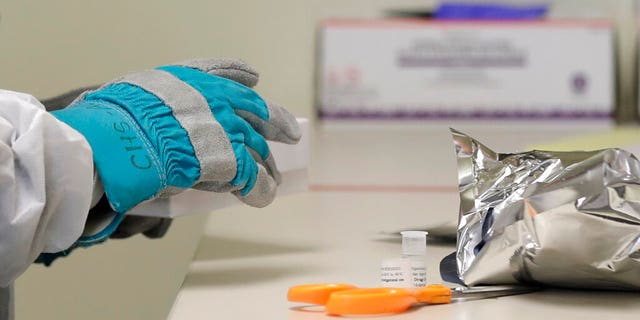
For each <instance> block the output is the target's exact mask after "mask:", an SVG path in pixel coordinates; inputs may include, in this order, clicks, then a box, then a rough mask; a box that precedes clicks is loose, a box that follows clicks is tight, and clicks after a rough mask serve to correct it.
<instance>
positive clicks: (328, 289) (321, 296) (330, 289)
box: [287, 283, 356, 306]
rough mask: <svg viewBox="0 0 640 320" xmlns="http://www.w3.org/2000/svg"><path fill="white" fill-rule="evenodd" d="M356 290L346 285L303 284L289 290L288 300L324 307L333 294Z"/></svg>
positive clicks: (352, 286)
mask: <svg viewBox="0 0 640 320" xmlns="http://www.w3.org/2000/svg"><path fill="white" fill-rule="evenodd" d="M355 288H356V286H354V285H350V284H344V283H316V284H303V285H299V286H295V287H291V288H289V292H288V293H287V300H289V301H293V302H303V303H310V304H316V305H321V306H324V305H326V304H327V301H328V300H329V296H331V294H332V293H334V292H337V291H343V290H349V289H355Z"/></svg>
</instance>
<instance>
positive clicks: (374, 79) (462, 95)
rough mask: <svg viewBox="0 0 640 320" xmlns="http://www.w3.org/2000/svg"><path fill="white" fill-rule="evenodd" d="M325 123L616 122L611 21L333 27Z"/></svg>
mask: <svg viewBox="0 0 640 320" xmlns="http://www.w3.org/2000/svg"><path fill="white" fill-rule="evenodd" d="M320 45H321V51H320V57H319V60H320V67H319V72H318V76H319V81H318V84H319V89H320V90H319V94H318V100H319V101H318V105H319V106H318V107H319V114H320V117H321V118H325V119H326V118H329V119H332V118H379V119H386V118H411V119H477V118H493V119H496V118H497V119H505V118H517V119H563V120H571V119H590V120H593V119H600V118H602V119H609V118H610V117H611V115H612V113H613V111H614V105H615V88H614V53H613V34H612V25H611V23H610V22H609V21H606V20H546V21H545V20H540V21H520V22H517V21H515V22H514V21H505V22H498V21H484V22H472V21H440V22H439V21H431V20H418V19H390V20H330V21H326V22H325V23H323V24H322V27H321V43H320Z"/></svg>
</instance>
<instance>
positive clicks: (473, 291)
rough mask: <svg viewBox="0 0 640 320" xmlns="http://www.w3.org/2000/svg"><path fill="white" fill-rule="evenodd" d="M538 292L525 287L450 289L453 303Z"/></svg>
mask: <svg viewBox="0 0 640 320" xmlns="http://www.w3.org/2000/svg"><path fill="white" fill-rule="evenodd" d="M538 290H540V288H536V287H527V286H510V285H505V286H477V287H457V288H452V289H451V298H452V300H454V301H455V302H460V301H469V300H480V299H489V298H497V297H504V296H513V295H518V294H525V293H531V292H535V291H538Z"/></svg>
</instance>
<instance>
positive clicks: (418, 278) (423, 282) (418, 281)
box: [411, 263, 427, 288]
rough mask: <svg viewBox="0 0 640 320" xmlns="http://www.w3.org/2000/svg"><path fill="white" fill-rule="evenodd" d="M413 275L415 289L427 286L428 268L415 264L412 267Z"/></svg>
mask: <svg viewBox="0 0 640 320" xmlns="http://www.w3.org/2000/svg"><path fill="white" fill-rule="evenodd" d="M411 275H412V280H413V286H414V287H417V288H419V287H426V286H427V268H426V267H425V266H424V265H420V264H416V263H413V264H412V266H411Z"/></svg>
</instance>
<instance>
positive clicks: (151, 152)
mask: <svg viewBox="0 0 640 320" xmlns="http://www.w3.org/2000/svg"><path fill="white" fill-rule="evenodd" d="M257 81H258V75H257V73H256V72H255V71H254V70H253V69H252V68H251V67H249V66H247V65H246V64H244V63H242V62H239V61H234V60H219V59H203V60H191V61H186V62H182V63H177V64H175V65H169V66H163V67H159V68H157V69H154V70H148V71H143V72H139V73H133V74H130V75H127V76H124V77H122V78H119V79H116V80H114V81H112V82H110V83H108V84H106V85H104V86H102V87H100V88H99V89H97V90H95V91H90V92H87V93H85V94H83V95H82V96H81V97H79V98H78V99H77V100H76V101H75V102H74V103H73V104H72V105H70V106H69V107H67V108H65V109H62V110H57V111H54V112H52V113H53V114H54V115H55V116H56V117H57V118H58V119H59V120H61V121H63V122H65V123H67V124H68V125H70V126H71V127H73V128H74V129H76V130H77V131H79V132H80V133H82V134H83V135H84V136H85V137H86V138H87V140H88V141H89V144H90V145H91V148H92V149H93V154H94V162H95V165H96V168H97V172H98V175H99V177H100V179H101V181H102V184H103V186H104V190H105V193H106V196H107V199H108V201H109V203H110V205H111V206H112V207H113V209H114V210H115V211H116V212H118V213H124V212H126V211H127V210H129V209H131V208H133V207H134V206H136V205H137V204H139V203H140V202H142V201H145V200H149V199H153V198H156V197H165V196H170V195H173V194H176V193H179V192H181V191H183V190H185V189H188V188H196V189H201V190H208V191H214V192H231V193H233V194H234V195H236V196H237V197H238V198H239V199H240V200H241V201H243V202H245V203H247V204H249V205H251V206H255V207H263V206H266V205H268V204H269V203H271V202H272V201H273V198H274V197H275V193H276V187H277V185H278V183H279V182H280V175H279V173H278V169H277V168H276V165H275V162H274V159H273V157H272V156H271V153H270V151H269V147H268V145H267V143H266V141H265V139H266V140H273V141H279V142H284V143H289V144H294V143H296V142H297V141H298V140H299V139H300V129H299V128H298V125H297V122H296V120H295V118H294V117H293V116H292V115H291V114H290V113H289V112H287V111H286V110H285V109H283V108H281V107H279V106H277V105H275V104H270V103H266V102H265V101H264V100H263V99H262V98H261V97H260V96H259V95H258V94H257V93H256V92H255V91H253V90H252V89H250V87H253V86H254V85H255V84H256V83H257ZM113 228H115V226H114V227H113ZM111 231H113V230H111ZM105 233H110V232H109V230H107V231H106V232H105ZM105 235H106V236H108V234H103V235H102V236H101V237H100V238H104V236H105Z"/></svg>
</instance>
